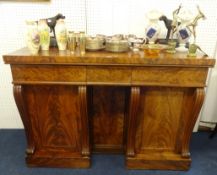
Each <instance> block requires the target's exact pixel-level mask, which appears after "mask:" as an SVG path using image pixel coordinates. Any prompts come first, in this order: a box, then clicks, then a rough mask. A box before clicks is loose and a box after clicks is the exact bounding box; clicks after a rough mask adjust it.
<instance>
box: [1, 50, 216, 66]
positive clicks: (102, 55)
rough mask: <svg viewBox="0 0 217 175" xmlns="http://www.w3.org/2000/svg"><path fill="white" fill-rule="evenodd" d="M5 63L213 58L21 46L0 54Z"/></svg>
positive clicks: (195, 62)
mask: <svg viewBox="0 0 217 175" xmlns="http://www.w3.org/2000/svg"><path fill="white" fill-rule="evenodd" d="M3 58H4V62H5V63H6V64H64V65H119V66H120V65H123V66H126V65H130V66H131V65H132V66H184V67H213V66H214V64H215V59H212V58H209V57H202V56H197V57H196V58H189V57H187V54H183V53H176V54H167V53H160V54H159V55H158V56H153V55H147V54H146V53H145V52H143V51H140V52H137V53H135V52H125V53H111V52H106V51H97V52H86V54H85V55H80V54H79V52H76V53H75V54H74V55H73V54H71V53H70V52H69V51H58V50H57V49H56V48H51V49H50V51H40V52H39V53H38V54H37V55H31V54H30V52H29V51H28V49H27V48H22V49H20V50H17V51H15V52H13V53H10V54H7V55H4V56H3Z"/></svg>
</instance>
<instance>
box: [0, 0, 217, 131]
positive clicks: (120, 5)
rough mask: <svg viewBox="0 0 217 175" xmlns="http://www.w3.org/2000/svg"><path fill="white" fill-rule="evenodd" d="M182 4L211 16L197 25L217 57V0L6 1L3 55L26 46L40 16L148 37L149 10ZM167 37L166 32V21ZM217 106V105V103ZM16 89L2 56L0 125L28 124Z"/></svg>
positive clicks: (211, 116) (1, 24) (0, 31)
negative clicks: (30, 25)
mask: <svg viewBox="0 0 217 175" xmlns="http://www.w3.org/2000/svg"><path fill="white" fill-rule="evenodd" d="M180 3H182V4H183V5H184V6H187V7H188V8H190V9H191V10H192V12H193V13H196V4H199V5H200V7H201V9H202V10H203V12H204V13H205V14H206V16H207V20H204V21H202V20H201V21H199V24H198V27H197V35H198V39H197V42H198V44H199V45H200V46H201V47H202V48H203V49H204V50H205V51H206V52H207V53H208V54H209V55H210V56H213V54H214V50H215V43H216V41H217V11H216V9H217V1H216V0H209V1H207V0H183V1H180V0H161V1H159V0H151V1H148V0H146V1H145V0H118V1H117V0H116V1H115V0H50V1H49V2H35V3H33V2H29V3H27V2H7V1H5V2H2V1H0V12H1V13H0V16H1V21H0V39H1V42H0V57H1V56H2V55H4V54H6V53H9V52H12V51H14V50H16V49H19V48H21V47H25V38H24V34H25V20H31V19H33V20H38V19H40V18H46V17H51V16H54V15H56V14H57V13H59V12H60V13H63V14H64V15H65V16H66V24H67V26H68V29H70V30H74V31H86V33H87V34H98V33H101V34H106V35H112V34H117V33H123V34H132V33H133V34H136V35H138V36H140V37H142V36H144V31H145V27H146V25H147V19H146V17H145V14H146V13H147V12H148V11H150V10H152V9H157V10H160V11H161V12H163V13H164V14H165V15H166V16H168V17H170V18H171V16H172V11H173V10H174V9H176V8H177V7H178V6H179V4H180ZM161 25H162V31H161V36H162V37H163V36H165V32H166V29H165V28H164V25H163V23H161ZM213 72H214V73H213V74H212V75H211V78H210V83H209V84H210V87H209V88H208V93H209V95H208V98H206V104H205V107H204V110H203V111H202V120H203V121H205V122H207V121H208V122H210V121H211V122H214V121H216V120H217V116H215V114H217V109H216V107H215V105H214V102H216V101H217V93H216V92H215V91H216V90H215V89H217V83H216V82H217V81H216V80H217V68H215V70H214V71H213ZM215 104H216V103H215ZM22 127H23V125H22V122H21V120H20V117H19V114H18V111H17V108H16V105H15V102H14V99H13V92H12V85H11V73H10V67H9V66H8V65H5V64H4V63H3V61H2V58H1V59H0V128H22Z"/></svg>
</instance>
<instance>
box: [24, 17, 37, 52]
mask: <svg viewBox="0 0 217 175" xmlns="http://www.w3.org/2000/svg"><path fill="white" fill-rule="evenodd" d="M26 28H27V31H26V45H27V47H28V49H29V51H30V52H31V54H37V53H38V51H39V48H40V35H39V31H38V25H37V23H36V22H35V21H26Z"/></svg>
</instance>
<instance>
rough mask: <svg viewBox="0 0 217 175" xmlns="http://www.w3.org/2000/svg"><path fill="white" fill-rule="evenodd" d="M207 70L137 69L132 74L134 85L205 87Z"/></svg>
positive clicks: (189, 68) (173, 68)
mask: <svg viewBox="0 0 217 175" xmlns="http://www.w3.org/2000/svg"><path fill="white" fill-rule="evenodd" d="M207 70H208V69H207V68H200V69H198V68H191V67H186V68H183V67H182V68H179V67H137V68H135V69H133V72H132V85H148V86H153V85H159V86H182V87H204V86H205V84H206V76H207Z"/></svg>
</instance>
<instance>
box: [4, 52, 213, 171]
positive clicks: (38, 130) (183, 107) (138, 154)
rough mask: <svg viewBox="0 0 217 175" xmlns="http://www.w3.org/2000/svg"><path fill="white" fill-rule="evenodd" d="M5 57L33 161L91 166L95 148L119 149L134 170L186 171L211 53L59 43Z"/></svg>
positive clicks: (28, 154) (102, 150)
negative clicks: (80, 48)
mask: <svg viewBox="0 0 217 175" xmlns="http://www.w3.org/2000/svg"><path fill="white" fill-rule="evenodd" d="M3 58H4V61H5V63H6V64H10V66H11V71H12V77H13V91H14V98H15V101H16V104H17V107H18V110H19V113H20V116H21V118H22V121H23V124H24V127H25V131H26V138H27V149H26V163H27V165H28V166H43V167H74V168H88V167H90V163H91V154H92V153H122V154H124V155H125V157H126V167H127V168H129V169H170V170H187V169H189V167H190V164H191V158H190V152H189V143H190V139H191V134H192V130H193V127H194V124H195V122H196V120H197V117H198V114H199V112H200V109H201V106H202V104H203V100H204V87H205V86H206V78H207V73H208V69H209V68H210V67H213V65H214V64H215V60H214V59H211V58H203V57H199V56H198V57H197V58H188V57H187V56H186V55H185V54H166V53H160V54H159V55H157V56H149V55H146V53H144V52H142V51H141V52H138V53H132V52H128V53H109V52H104V51H101V52H87V53H86V54H85V55H83V56H82V55H79V52H77V53H75V55H71V54H70V52H69V51H65V52H64V51H63V52H59V51H58V50H56V49H50V51H47V52H46V51H45V52H40V53H39V54H38V55H31V54H30V53H29V52H28V50H27V49H26V48H23V49H20V50H18V51H16V52H14V53H12V54H8V55H4V56H3Z"/></svg>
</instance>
